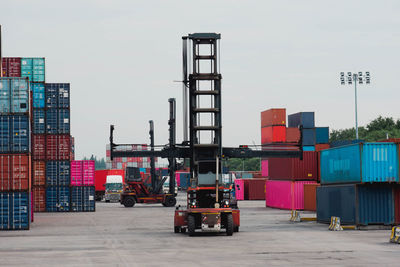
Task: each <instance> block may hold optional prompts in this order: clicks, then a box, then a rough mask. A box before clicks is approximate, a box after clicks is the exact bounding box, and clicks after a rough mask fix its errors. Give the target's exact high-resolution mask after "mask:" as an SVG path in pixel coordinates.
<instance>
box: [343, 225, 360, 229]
mask: <svg viewBox="0 0 400 267" xmlns="http://www.w3.org/2000/svg"><path fill="white" fill-rule="evenodd" d="M342 228H343V230H344V229H347V230H356V229H357V227H356V226H355V225H342Z"/></svg>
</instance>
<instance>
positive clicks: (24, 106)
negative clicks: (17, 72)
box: [0, 78, 29, 114]
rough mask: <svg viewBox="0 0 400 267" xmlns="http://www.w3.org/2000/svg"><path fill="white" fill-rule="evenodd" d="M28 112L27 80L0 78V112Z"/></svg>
mask: <svg viewBox="0 0 400 267" xmlns="http://www.w3.org/2000/svg"><path fill="white" fill-rule="evenodd" d="M28 112H29V84H28V80H27V79H24V78H0V113H2V114H7V113H28Z"/></svg>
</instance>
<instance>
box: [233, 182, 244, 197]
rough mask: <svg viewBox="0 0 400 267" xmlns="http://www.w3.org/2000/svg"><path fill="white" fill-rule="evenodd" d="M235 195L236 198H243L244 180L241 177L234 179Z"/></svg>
mask: <svg viewBox="0 0 400 267" xmlns="http://www.w3.org/2000/svg"><path fill="white" fill-rule="evenodd" d="M235 197H236V200H244V181H243V180H242V179H236V180H235Z"/></svg>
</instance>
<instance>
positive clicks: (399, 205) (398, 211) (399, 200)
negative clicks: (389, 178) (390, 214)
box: [394, 185, 400, 224]
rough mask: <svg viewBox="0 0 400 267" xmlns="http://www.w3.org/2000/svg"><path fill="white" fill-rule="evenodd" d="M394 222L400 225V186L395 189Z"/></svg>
mask: <svg viewBox="0 0 400 267" xmlns="http://www.w3.org/2000/svg"><path fill="white" fill-rule="evenodd" d="M394 208H395V212H394V216H395V217H394V220H395V223H396V224H400V186H399V185H395V187H394Z"/></svg>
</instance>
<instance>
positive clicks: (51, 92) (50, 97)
mask: <svg viewBox="0 0 400 267" xmlns="http://www.w3.org/2000/svg"><path fill="white" fill-rule="evenodd" d="M45 91H46V107H47V108H69V107H70V94H69V92H70V86H69V83H46V85H45Z"/></svg>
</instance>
